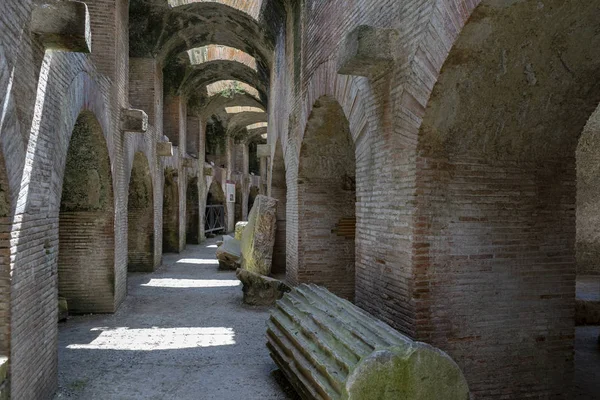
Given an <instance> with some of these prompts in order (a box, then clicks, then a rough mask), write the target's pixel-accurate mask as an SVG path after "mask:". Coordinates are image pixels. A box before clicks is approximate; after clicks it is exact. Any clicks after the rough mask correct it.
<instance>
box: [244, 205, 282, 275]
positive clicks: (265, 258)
mask: <svg viewBox="0 0 600 400" xmlns="http://www.w3.org/2000/svg"><path fill="white" fill-rule="evenodd" d="M276 214H277V200H275V199H274V198H272V197H267V196H263V195H259V196H256V199H255V200H254V206H253V207H252V210H251V211H250V215H249V216H248V224H247V225H246V228H245V229H244V232H243V234H242V241H241V242H242V246H241V250H242V268H243V269H245V270H248V271H252V272H255V273H257V274H260V275H265V276H268V275H270V274H271V264H272V261H273V246H274V245H275V229H276V225H277V215H276Z"/></svg>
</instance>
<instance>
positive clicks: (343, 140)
mask: <svg viewBox="0 0 600 400" xmlns="http://www.w3.org/2000/svg"><path fill="white" fill-rule="evenodd" d="M355 151H356V150H355V146H354V140H353V138H352V136H351V133H350V124H349V121H348V120H347V119H346V117H345V115H344V110H343V109H342V106H341V105H340V104H339V103H338V102H337V100H336V99H335V98H334V97H332V96H322V97H320V98H319V99H317V100H316V101H315V104H314V107H313V110H312V112H311V114H310V116H309V118H308V120H307V124H306V132H305V134H304V137H303V141H302V148H301V151H300V155H299V157H298V176H297V186H296V190H297V199H298V265H297V269H293V270H291V271H290V272H291V274H293V275H295V277H294V278H293V279H292V280H293V281H298V282H311V283H316V284H320V285H323V286H325V287H327V288H328V289H329V290H331V291H332V292H333V293H335V294H337V295H338V296H342V297H345V298H348V299H350V300H353V299H354V291H355V290H354V286H355V263H356V261H355V226H356V161H355V160H356V158H355V157H356V156H355Z"/></svg>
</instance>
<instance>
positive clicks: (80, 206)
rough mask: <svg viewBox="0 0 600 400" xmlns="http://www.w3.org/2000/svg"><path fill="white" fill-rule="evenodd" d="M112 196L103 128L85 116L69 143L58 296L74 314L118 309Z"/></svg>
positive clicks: (63, 193) (89, 114)
mask: <svg viewBox="0 0 600 400" xmlns="http://www.w3.org/2000/svg"><path fill="white" fill-rule="evenodd" d="M113 193H114V192H113V186H112V174H111V167H110V158H109V155H108V149H107V147H106V142H105V140H104V136H103V133H102V127H101V126H100V124H99V123H98V121H97V120H96V117H95V116H94V115H93V114H92V113H91V112H84V113H82V114H81V115H80V116H78V118H77V122H76V123H75V126H74V128H73V133H72V135H71V139H70V142H69V147H68V152H67V156H66V165H65V172H64V178H63V187H62V196H61V203H60V215H59V253H58V293H59V295H60V296H62V297H65V298H66V299H67V301H68V304H69V311H71V312H73V313H75V314H78V313H79V314H83V313H92V312H97V313H101V312H112V311H114V310H115V303H114V297H115V287H114V285H115V282H114V259H115V254H114V250H115V245H114V238H115V234H114V217H113V213H114V194H113Z"/></svg>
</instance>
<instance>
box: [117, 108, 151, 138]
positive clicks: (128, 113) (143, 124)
mask: <svg viewBox="0 0 600 400" xmlns="http://www.w3.org/2000/svg"><path fill="white" fill-rule="evenodd" d="M120 122H121V130H122V131H125V132H136V133H145V132H146V131H147V130H148V114H146V112H144V111H142V110H135V109H132V108H124V109H122V110H121V121H120Z"/></svg>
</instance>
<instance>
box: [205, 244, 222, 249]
mask: <svg viewBox="0 0 600 400" xmlns="http://www.w3.org/2000/svg"><path fill="white" fill-rule="evenodd" d="M206 247H207V248H208V249H216V248H218V247H219V246H217V245H216V244H211V245H208V246H206Z"/></svg>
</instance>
